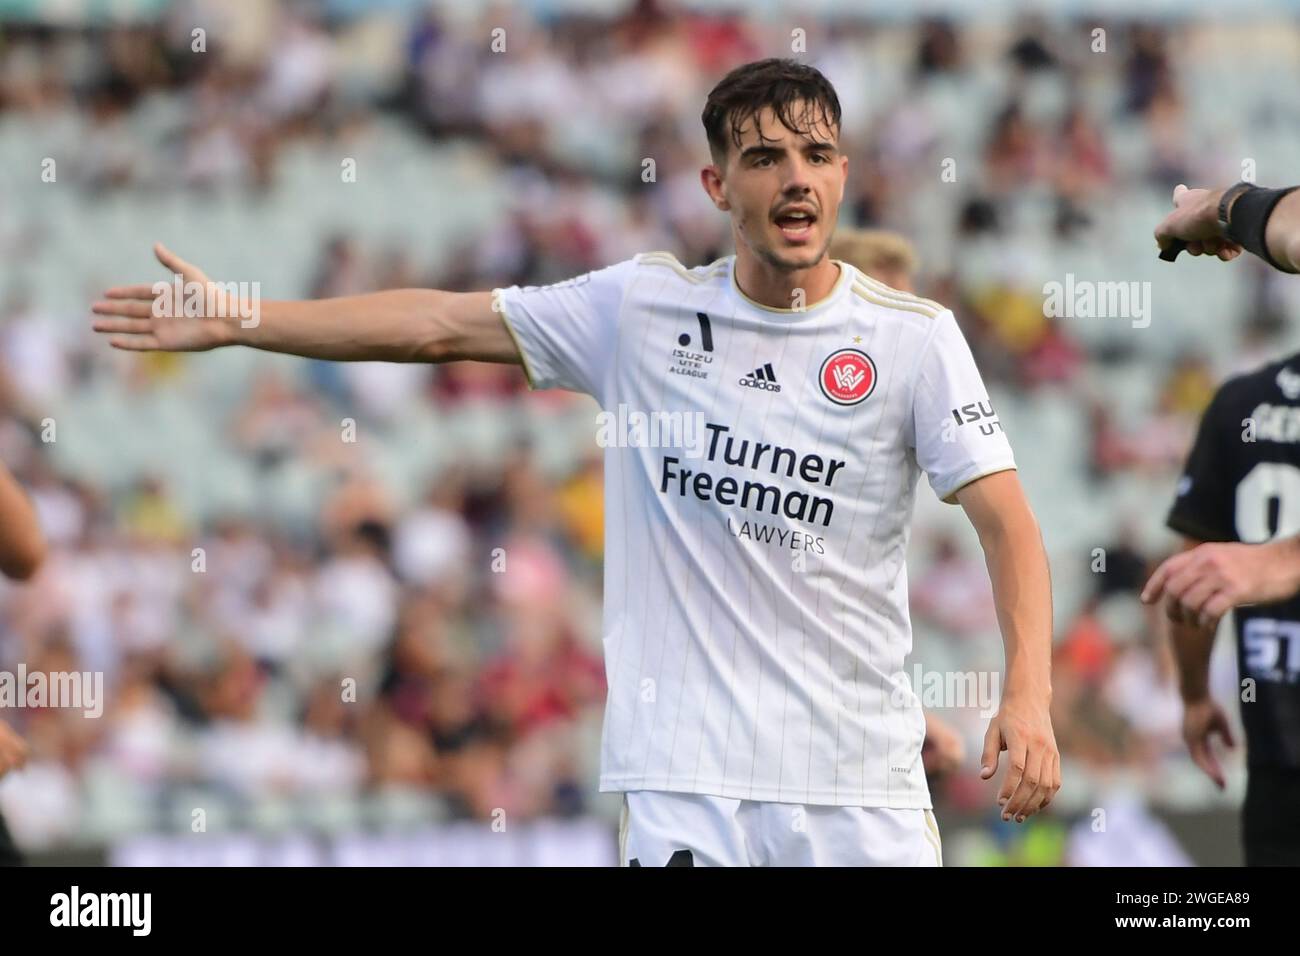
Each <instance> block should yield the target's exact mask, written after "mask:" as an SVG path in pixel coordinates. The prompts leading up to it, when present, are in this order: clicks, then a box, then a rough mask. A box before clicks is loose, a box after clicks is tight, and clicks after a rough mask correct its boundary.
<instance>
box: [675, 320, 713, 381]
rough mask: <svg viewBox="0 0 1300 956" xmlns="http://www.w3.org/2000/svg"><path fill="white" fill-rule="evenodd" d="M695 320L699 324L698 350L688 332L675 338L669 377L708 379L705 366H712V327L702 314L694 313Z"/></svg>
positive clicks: (707, 371)
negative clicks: (676, 346) (675, 346)
mask: <svg viewBox="0 0 1300 956" xmlns="http://www.w3.org/2000/svg"><path fill="white" fill-rule="evenodd" d="M695 318H696V319H697V320H699V323H700V343H699V348H695V342H694V341H693V340H692V339H691V334H690V333H689V332H683V333H682V334H681V335H679V336H677V345H678V348H675V349H673V364H672V365H670V366H668V373H669V374H670V375H685V376H687V377H689V378H708V377H709V370H708V368H707V366H709V365H711V364H713V326H712V325H711V323H710V322H709V317H708V316H707V315H705V314H704V313H703V312H696V313H695Z"/></svg>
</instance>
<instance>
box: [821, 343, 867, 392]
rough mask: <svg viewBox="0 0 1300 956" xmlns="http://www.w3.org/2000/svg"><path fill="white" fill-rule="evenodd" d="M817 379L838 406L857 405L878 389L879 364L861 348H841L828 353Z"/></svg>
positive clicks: (823, 390)
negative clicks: (877, 370)
mask: <svg viewBox="0 0 1300 956" xmlns="http://www.w3.org/2000/svg"><path fill="white" fill-rule="evenodd" d="M817 381H818V384H820V385H821V387H822V394H823V395H825V396H826V397H827V398H829V399H830V400H831V401H832V402H834V403H835V404H836V405H856V404H858V402H860V401H862V400H863V399H865V398H866V397H867V396H868V395H870V394H871V393H872V392H873V391H875V388H876V363H875V362H873V361H871V356H870V355H868V354H867V353H866V352H863V351H862V350H861V349H839V350H837V351H835V352H832V353H831V354H830V355H828V356H826V361H824V362H822V368H821V372H820V373H819V374H818V376H817Z"/></svg>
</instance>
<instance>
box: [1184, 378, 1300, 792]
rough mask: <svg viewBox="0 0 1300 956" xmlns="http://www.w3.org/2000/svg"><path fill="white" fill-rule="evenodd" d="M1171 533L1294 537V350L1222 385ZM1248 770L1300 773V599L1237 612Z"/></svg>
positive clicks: (1297, 488)
mask: <svg viewBox="0 0 1300 956" xmlns="http://www.w3.org/2000/svg"><path fill="white" fill-rule="evenodd" d="M1168 525H1169V527H1171V528H1173V529H1174V530H1175V531H1177V532H1179V533H1181V534H1184V535H1187V536H1188V537H1191V538H1198V539H1200V540H1202V541H1243V542H1246V543H1249V544H1258V543H1260V542H1264V541H1269V540H1271V539H1273V538H1278V537H1284V536H1295V535H1298V534H1300V354H1297V355H1293V356H1291V357H1290V358H1288V359H1286V360H1285V361H1282V362H1275V363H1273V364H1272V365H1266V366H1264V367H1263V368H1261V369H1259V370H1258V371H1255V372H1251V373H1250V374H1248V375H1242V376H1240V377H1238V378H1234V379H1231V380H1230V381H1228V382H1226V383H1225V384H1224V385H1223V386H1222V387H1221V388H1220V389H1219V391H1218V393H1217V394H1216V395H1215V396H1214V400H1213V401H1211V402H1210V406H1209V408H1207V409H1206V411H1205V416H1204V417H1203V418H1202V419H1201V427H1200V431H1199V432H1198V433H1197V436H1196V444H1195V445H1194V446H1193V447H1192V451H1191V454H1190V455H1189V456H1188V458H1187V465H1186V467H1185V469H1184V470H1183V476H1182V478H1181V480H1180V481H1179V483H1178V497H1177V498H1176V499H1175V501H1174V506H1173V508H1172V509H1171V510H1170V512H1169V519H1168ZM1233 618H1234V630H1235V632H1236V635H1237V663H1238V666H1239V667H1240V670H1241V676H1242V678H1243V679H1245V678H1251V679H1253V681H1254V689H1253V692H1254V695H1255V699H1254V700H1253V701H1252V700H1250V698H1249V694H1243V696H1244V697H1245V699H1244V700H1243V701H1242V704H1241V714H1242V723H1243V725H1244V726H1245V729H1246V749H1247V759H1248V763H1249V764H1250V765H1251V766H1274V767H1290V768H1300V598H1292V599H1290V600H1287V601H1282V602H1280V603H1277V604H1256V605H1252V606H1250V607H1242V608H1237V609H1236V610H1235V611H1234V612H1233Z"/></svg>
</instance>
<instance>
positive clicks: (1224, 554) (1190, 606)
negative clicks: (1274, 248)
mask: <svg viewBox="0 0 1300 956" xmlns="http://www.w3.org/2000/svg"><path fill="white" fill-rule="evenodd" d="M1288 198H1290V197H1288ZM1188 541H1189V543H1188V544H1187V546H1186V548H1185V549H1184V550H1183V551H1182V552H1181V553H1180V554H1176V555H1173V556H1172V557H1170V558H1167V559H1166V560H1165V561H1164V562H1163V563H1162V564H1161V565H1160V567H1158V568H1156V570H1155V573H1153V574H1152V575H1151V578H1150V580H1148V581H1147V583H1146V587H1144V588H1143V589H1142V600H1143V601H1145V602H1146V603H1147V604H1154V603H1155V602H1156V601H1159V600H1160V599H1161V598H1162V597H1164V598H1165V599H1166V601H1165V608H1166V611H1167V613H1168V615H1169V617H1170V619H1171V620H1174V621H1178V622H1181V621H1184V620H1186V621H1189V622H1194V621H1198V620H1199V622H1200V624H1201V626H1202V627H1213V625H1214V624H1216V623H1218V620H1219V618H1221V617H1222V616H1223V615H1224V614H1226V613H1228V611H1230V610H1231V609H1232V608H1234V607H1239V606H1240V605H1243V604H1271V603H1273V602H1275V601H1285V600H1286V599H1287V598H1290V597H1294V596H1295V594H1296V593H1297V592H1300V538H1278V539H1277V540H1276V541H1268V542H1265V543H1264V544H1240V543H1238V542H1235V541H1229V542H1212V543H1205V544H1202V543H1198V542H1195V541H1192V540H1191V539H1188Z"/></svg>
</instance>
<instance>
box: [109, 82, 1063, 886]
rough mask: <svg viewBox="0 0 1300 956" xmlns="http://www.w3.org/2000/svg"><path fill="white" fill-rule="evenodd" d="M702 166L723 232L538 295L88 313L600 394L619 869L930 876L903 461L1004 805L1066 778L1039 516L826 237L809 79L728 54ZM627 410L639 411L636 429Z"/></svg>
mask: <svg viewBox="0 0 1300 956" xmlns="http://www.w3.org/2000/svg"><path fill="white" fill-rule="evenodd" d="M703 120H704V125H705V130H706V134H707V137H708V142H709V149H710V153H711V158H712V160H713V162H712V164H711V165H709V166H707V167H706V168H704V169H703V170H702V173H701V181H702V184H703V186H704V189H705V191H706V192H707V193H708V196H709V199H710V200H711V201H712V202H713V204H714V205H715V206H716V207H717V208H718V210H720V211H721V212H724V213H726V214H728V215H729V216H730V218H731V225H732V233H733V237H734V240H735V248H736V252H735V255H733V256H728V257H726V258H723V259H720V260H718V261H717V262H713V263H711V264H709V265H705V266H701V267H698V268H686V267H684V266H683V265H681V264H680V263H679V262H678V261H677V260H676V259H674V258H673V256H671V255H669V254H668V253H665V252H650V253H645V254H642V255H639V256H636V257H635V258H633V259H629V260H627V261H624V262H619V263H616V264H614V265H611V266H609V267H607V268H604V269H600V270H597V271H595V272H591V273H588V274H586V275H582V276H579V277H577V278H574V279H570V280H568V281H565V282H560V283H557V284H555V285H551V286H544V287H527V288H520V287H517V286H515V287H511V288H508V289H497V290H493V291H491V292H475V293H452V292H443V291H436V290H424V289H403V290H394V291H388V292H379V293H374V294H369V295H361V296H354V297H344V298H337V299H326V300H320V301H311V302H301V301H299V302H264V303H260V309H259V310H258V313H257V315H256V316H254V318H253V320H251V321H250V320H249V319H247V318H245V316H247V315H248V313H249V310H248V308H247V306H248V305H249V304H248V303H245V302H237V301H232V299H233V298H234V296H235V292H234V291H233V290H231V289H230V288H229V287H224V286H221V285H220V284H217V285H212V286H209V285H208V283H209V280H208V278H207V277H206V276H205V275H204V274H203V272H202V271H200V270H199V269H198V268H196V267H195V266H193V265H191V264H189V263H187V262H184V261H182V260H180V259H179V258H177V257H176V256H175V255H173V254H172V253H171V252H169V251H168V250H166V249H164V248H162V247H161V246H159V247H157V249H156V252H157V255H158V258H159V259H160V261H161V262H162V263H163V265H164V266H166V267H167V268H169V269H170V270H172V271H173V272H174V273H176V274H177V275H179V276H181V277H182V278H183V280H184V281H185V282H192V283H199V284H201V285H202V286H203V287H206V288H208V289H209V290H210V292H211V294H212V297H211V301H210V302H209V303H207V304H206V305H205V315H206V318H205V320H204V321H196V320H195V319H194V318H185V317H178V316H177V315H176V314H174V312H175V311H176V310H170V311H169V309H167V308H163V307H162V306H163V305H164V299H165V294H164V293H163V292H161V291H160V292H159V293H157V294H156V293H155V292H154V287H153V286H150V285H135V286H126V287H118V288H113V289H110V290H108V292H107V293H106V298H105V299H104V300H103V301H100V302H97V303H95V305H94V311H95V312H97V313H98V314H99V315H100V316H102V318H99V319H97V320H96V321H95V323H94V327H95V329H96V330H97V331H99V332H102V333H105V334H106V335H108V336H109V340H110V343H111V344H112V345H113V346H115V347H117V348H120V349H132V350H140V351H148V350H154V349H166V350H190V351H198V350H204V349H211V348H215V347H218V346H226V345H234V344H238V345H246V346H250V347H253V348H260V349H266V350H270V351H275V352H288V353H293V354H297V355H305V356H310V357H314V358H321V359H336V360H374V359H386V360H392V361H403V362H448V361H455V360H460V359H473V360H481V361H492V362H509V363H518V364H522V365H523V367H524V370H525V372H526V374H527V376H528V381H529V384H530V386H531V387H532V388H534V389H543V388H565V389H571V390H575V391H580V392H586V393H587V394H589V395H592V396H593V397H594V398H595V399H596V400H597V402H598V403H599V404H600V406H601V409H602V413H601V417H600V419H599V429H600V432H599V434H598V436H597V437H598V438H600V439H602V440H603V444H605V447H606V452H605V514H606V530H605V555H606V558H605V561H606V564H605V613H604V648H605V659H606V673H607V676H608V683H609V696H608V700H607V703H606V710H605V723H604V733H603V741H602V754H601V774H600V787H601V789H602V790H606V791H622V792H623V793H624V802H623V821H622V826H621V828H620V854H621V861H622V862H623V863H625V864H629V865H638V866H664V865H699V866H703V865H763V864H771V865H862V864H885V865H937V864H940V863H941V851H940V843H939V838H938V831H937V827H936V826H935V823H934V819H933V814H932V812H931V802H930V793H929V789H928V787H927V785H926V779H925V775H924V772H923V770H922V766H921V746H922V741H923V739H924V731H925V724H924V717H923V715H922V710H921V707H920V701H919V699H918V698H917V695H916V694H915V692H914V691H913V689H912V688H911V687H910V686H909V685H908V683H907V680H906V677H905V676H904V667H903V665H904V659H905V657H906V656H907V654H908V652H909V650H910V649H911V627H910V623H909V619H908V611H907V573H906V567H905V565H904V554H905V551H906V547H907V539H908V526H909V520H910V514H911V511H912V503H913V496H914V492H915V487H916V484H917V480H918V477H919V475H920V473H921V472H924V473H925V474H926V476H927V478H928V481H929V484H930V485H931V487H932V488H933V489H934V492H935V493H936V494H937V495H938V496H939V497H940V498H942V499H943V500H945V501H948V502H955V503H957V504H960V505H961V506H962V508H963V509H964V510H965V512H966V514H967V515H968V516H969V518H970V520H971V522H972V524H973V525H974V527H975V529H976V530H977V532H978V534H979V539H980V542H981V544H982V546H983V548H984V551H985V554H986V557H987V562H988V568H989V575H990V579H991V581H992V586H993V591H994V594H995V597H996V601H997V608H998V617H999V622H1000V625H1001V629H1002V634H1003V638H1004V642H1005V645H1006V675H1005V679H1004V680H1003V683H1002V687H1003V693H1002V696H1001V700H1000V703H999V705H998V710H997V713H996V714H995V716H994V717H993V718H992V720H991V721H990V724H989V728H988V732H987V734H986V737H985V746H984V752H983V756H982V769H981V775H982V776H983V777H984V778H985V779H988V778H990V777H992V776H993V774H994V773H995V771H996V769H997V765H998V762H999V753H1000V752H1001V751H1006V752H1007V758H1008V759H1007V765H1008V766H1007V768H1006V772H1005V775H1004V778H1003V781H1002V785H1001V787H1000V788H999V793H998V797H997V799H998V802H999V804H1001V805H1002V815H1003V818H1004V819H1008V820H1011V819H1014V820H1017V821H1023V820H1024V819H1026V818H1027V817H1028V816H1030V815H1031V814H1033V813H1035V812H1037V811H1039V810H1041V809H1042V808H1043V807H1044V806H1046V805H1047V804H1048V803H1049V802H1050V801H1051V799H1052V797H1053V795H1054V794H1055V793H1056V791H1057V789H1058V788H1059V786H1060V759H1059V755H1058V753H1057V748H1056V742H1055V737H1054V735H1053V732H1052V727H1051V722H1050V718H1049V715H1048V710H1049V704H1050V698H1051V682H1050V647H1051V595H1050V586H1049V581H1048V569H1047V561H1046V556H1045V553H1044V550H1043V546H1042V540H1041V536H1040V534H1039V531H1038V526H1037V523H1036V521H1035V519H1034V517H1033V515H1032V513H1031V511H1030V509H1029V506H1028V504H1027V502H1026V500H1025V497H1024V494H1023V493H1022V491H1021V487H1020V483H1019V480H1018V478H1017V474H1016V471H1015V461H1014V459H1013V458H1012V454H1011V449H1010V447H1009V445H1008V443H1007V439H1006V437H1005V435H1004V434H1003V431H1002V426H1001V424H1000V422H999V421H998V418H997V415H996V412H995V410H994V409H993V408H992V406H991V404H990V402H989V400H988V394H987V392H986V390H985V388H984V385H983V384H982V382H981V381H980V376H979V373H978V371H977V370H976V368H975V365H974V362H973V360H972V357H971V352H970V349H969V348H968V346H967V344H966V342H965V340H964V339H963V337H962V334H961V332H960V330H959V329H958V327H957V323H956V321H955V319H954V318H953V314H952V312H950V311H949V310H947V309H945V308H944V307H943V306H941V305H938V304H937V303H934V302H930V301H928V300H925V299H920V298H917V297H915V296H912V295H909V294H906V293H902V292H899V291H896V290H894V289H891V288H889V287H888V286H885V285H883V284H881V283H880V282H877V281H875V280H872V279H870V278H868V277H867V276H865V275H863V274H861V273H859V272H858V271H857V270H855V269H854V268H853V267H852V266H850V265H848V264H846V263H840V262H837V261H834V260H832V259H829V258H828V257H827V256H826V250H827V246H828V244H829V242H830V239H831V235H832V231H833V228H834V225H835V221H836V217H837V214H838V210H839V205H840V202H841V201H842V199H843V196H844V185H845V177H846V175H847V171H848V159H847V157H846V156H844V155H843V154H841V153H840V151H839V150H838V148H837V143H838V139H839V132H840V129H839V126H840V107H839V101H838V98H837V97H836V94H835V91H834V89H833V88H832V87H831V85H830V83H829V82H828V81H827V80H826V79H825V77H824V76H822V74H821V73H819V72H818V71H817V70H815V69H813V68H811V67H808V66H805V65H802V64H799V63H797V62H795V61H791V60H764V61H760V62H756V63H751V64H748V65H745V66H742V67H740V68H738V69H736V70H734V71H732V73H730V74H729V75H728V76H727V77H726V78H724V79H723V80H722V82H721V83H719V84H718V86H717V87H715V88H714V90H713V91H712V92H711V93H710V95H709V98H708V102H707V104H706V106H705V110H704V115H703ZM646 423H649V427H639V426H642V425H645V424H646Z"/></svg>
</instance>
